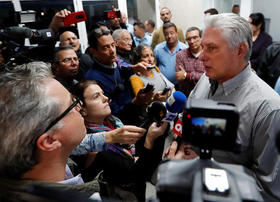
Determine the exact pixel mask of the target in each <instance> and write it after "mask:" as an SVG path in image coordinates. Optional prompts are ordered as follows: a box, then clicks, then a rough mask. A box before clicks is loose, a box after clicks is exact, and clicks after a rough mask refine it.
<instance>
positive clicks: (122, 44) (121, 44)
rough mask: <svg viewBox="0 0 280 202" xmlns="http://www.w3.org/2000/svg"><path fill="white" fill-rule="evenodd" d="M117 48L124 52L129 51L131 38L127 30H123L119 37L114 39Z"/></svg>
mask: <svg viewBox="0 0 280 202" xmlns="http://www.w3.org/2000/svg"><path fill="white" fill-rule="evenodd" d="M116 45H117V49H118V50H121V51H125V52H129V51H131V46H132V39H131V35H130V33H129V32H123V33H122V34H121V39H120V40H119V41H116Z"/></svg>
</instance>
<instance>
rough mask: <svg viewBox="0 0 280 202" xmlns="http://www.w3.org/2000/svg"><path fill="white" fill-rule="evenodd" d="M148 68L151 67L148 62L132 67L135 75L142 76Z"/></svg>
mask: <svg viewBox="0 0 280 202" xmlns="http://www.w3.org/2000/svg"><path fill="white" fill-rule="evenodd" d="M147 66H149V64H148V63H146V62H138V63H137V64H135V65H133V66H132V69H133V71H134V73H135V74H137V73H138V72H139V73H140V74H144V72H145V71H146V70H147Z"/></svg>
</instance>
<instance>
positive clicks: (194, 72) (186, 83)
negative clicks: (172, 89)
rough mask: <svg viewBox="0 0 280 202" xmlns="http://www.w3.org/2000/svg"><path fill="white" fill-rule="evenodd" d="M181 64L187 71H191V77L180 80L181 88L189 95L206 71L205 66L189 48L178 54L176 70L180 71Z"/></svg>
mask: <svg viewBox="0 0 280 202" xmlns="http://www.w3.org/2000/svg"><path fill="white" fill-rule="evenodd" d="M180 65H181V66H182V67H183V68H184V70H185V71H186V72H187V73H191V77H190V78H186V79H185V80H183V81H180V82H179V90H180V91H182V92H183V93H185V95H186V96H188V95H189V94H190V92H191V91H192V89H193V88H194V86H195V85H196V83H197V82H198V80H199V79H200V77H201V75H202V74H203V73H204V71H205V68H204V65H203V62H202V61H200V60H199V59H198V58H196V57H194V56H193V54H192V53H191V51H190V49H189V48H188V49H184V50H181V51H180V52H178V53H177V54H176V66H175V69H176V72H178V71H180V68H179V66H180Z"/></svg>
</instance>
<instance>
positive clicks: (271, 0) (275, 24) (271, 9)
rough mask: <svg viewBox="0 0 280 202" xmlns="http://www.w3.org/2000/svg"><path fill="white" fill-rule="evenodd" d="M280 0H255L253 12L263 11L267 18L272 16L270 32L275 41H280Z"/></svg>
mask: <svg viewBox="0 0 280 202" xmlns="http://www.w3.org/2000/svg"><path fill="white" fill-rule="evenodd" d="M279 8H280V1H279V0H265V1H264V0H254V1H253V12H261V13H263V14H264V17H265V18H270V25H269V32H268V33H269V34H270V35H271V37H272V39H273V41H280V26H279V21H280V14H279Z"/></svg>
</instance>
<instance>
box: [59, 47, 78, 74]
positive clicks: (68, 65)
mask: <svg viewBox="0 0 280 202" xmlns="http://www.w3.org/2000/svg"><path fill="white" fill-rule="evenodd" d="M57 54H58V60H59V61H57V62H56V63H55V66H54V67H55V75H57V76H58V77H61V78H66V79H71V78H73V77H74V76H75V75H76V74H77V73H78V70H79V58H78V56H77V54H76V52H75V51H74V50H72V49H67V50H62V51H59V52H58V53H57Z"/></svg>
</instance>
